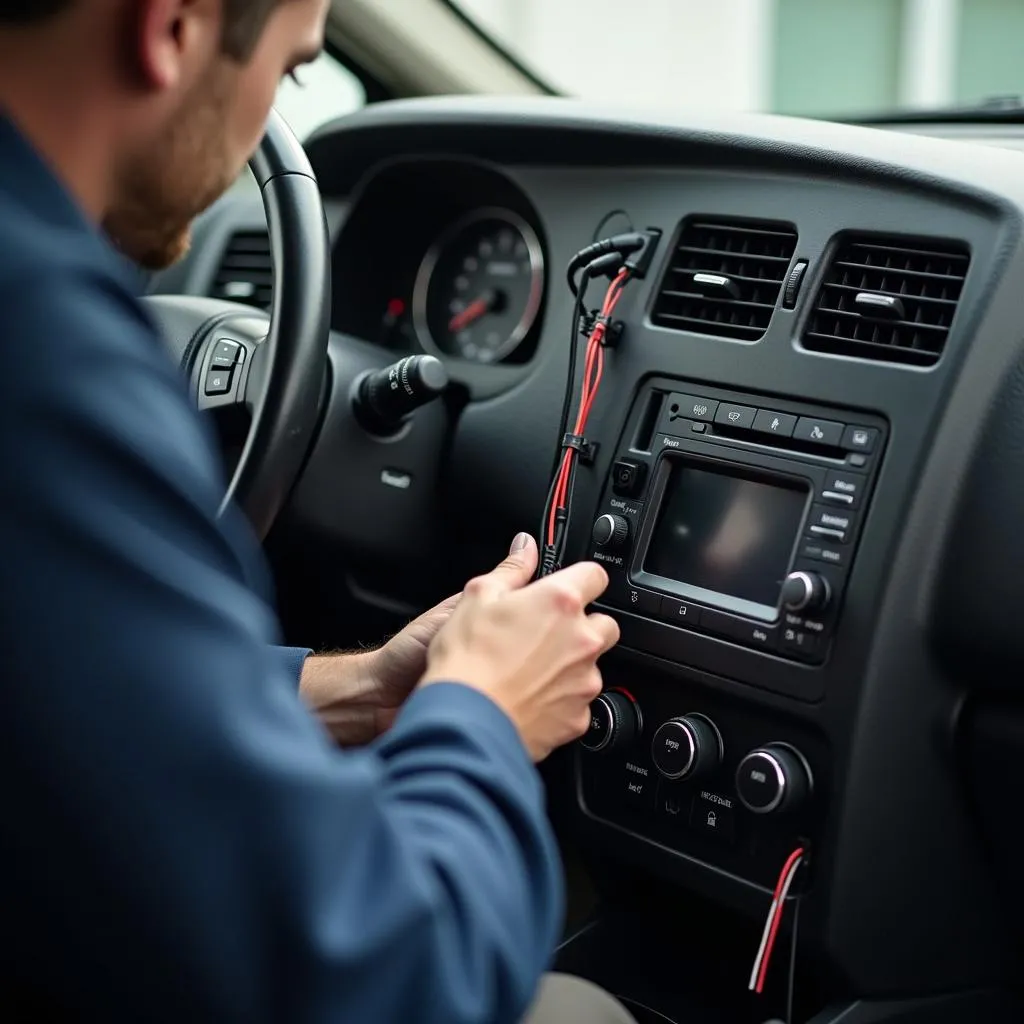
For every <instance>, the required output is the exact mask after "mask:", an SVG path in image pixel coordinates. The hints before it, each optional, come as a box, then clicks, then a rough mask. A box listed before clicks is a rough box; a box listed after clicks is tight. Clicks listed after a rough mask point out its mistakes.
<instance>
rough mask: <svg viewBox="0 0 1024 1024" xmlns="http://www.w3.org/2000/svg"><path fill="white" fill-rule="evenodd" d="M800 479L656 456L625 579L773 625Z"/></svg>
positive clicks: (800, 509) (799, 512)
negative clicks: (629, 576) (650, 511)
mask: <svg viewBox="0 0 1024 1024" xmlns="http://www.w3.org/2000/svg"><path fill="white" fill-rule="evenodd" d="M810 498H811V489H810V485H809V483H808V481H807V480H806V479H801V478H798V477H783V476H779V477H769V476H766V475H763V474H757V473H756V472H752V471H751V470H749V469H747V468H745V467H742V466H730V465H728V464H723V463H716V462H713V461H710V460H704V459H695V458H693V457H683V456H669V457H666V458H663V459H662V460H661V462H660V464H659V467H658V472H657V474H656V476H655V479H654V482H653V486H652V493H651V507H652V508H653V509H656V510H657V511H656V513H655V514H653V515H650V516H648V517H647V519H646V521H645V522H644V527H643V530H642V532H641V534H640V537H639V540H638V543H637V548H636V558H635V561H634V564H633V566H632V569H633V573H632V575H633V578H634V579H635V580H636V581H637V582H638V583H640V584H644V585H647V586H651V587H655V588H656V589H659V590H662V591H664V592H665V593H669V594H674V595H676V596H678V597H680V598H684V599H686V600H690V601H697V602H700V603H701V604H704V605H707V606H709V607H712V608H720V609H722V610H723V611H727V612H733V613H735V614H737V615H745V616H748V617H749V618H753V619H761V620H764V621H766V622H774V621H776V620H777V619H778V617H779V601H780V596H781V593H782V588H783V585H784V584H785V582H786V578H787V576H788V574H789V569H790V566H791V565H792V563H793V558H794V555H795V552H796V550H797V545H798V542H799V540H800V534H801V527H802V525H803V521H804V518H805V515H806V512H807V509H808V506H809V505H810Z"/></svg>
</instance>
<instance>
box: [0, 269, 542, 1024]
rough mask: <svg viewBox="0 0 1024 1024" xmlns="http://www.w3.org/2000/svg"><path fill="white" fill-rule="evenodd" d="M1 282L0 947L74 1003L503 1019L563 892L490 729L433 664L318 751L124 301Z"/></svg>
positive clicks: (300, 1017)
mask: <svg viewBox="0 0 1024 1024" xmlns="http://www.w3.org/2000/svg"><path fill="white" fill-rule="evenodd" d="M4 302H5V309H6V310H8V313H7V314H6V315H7V319H6V321H5V325H4V332H3V333H4V347H5V359H6V361H7V367H6V369H5V373H4V375H3V376H2V379H0V493H2V494H3V495H4V498H3V500H2V501H0V536H2V537H3V542H4V549H5V554H4V557H3V558H2V559H0V622H2V627H0V628H2V631H3V645H4V646H3V650H4V669H3V675H4V682H3V687H2V690H0V693H2V696H0V702H2V703H0V710H2V714H3V721H4V723H5V728H6V731H7V741H6V742H5V744H3V745H2V746H0V764H2V765H3V768H4V771H3V773H2V776H0V778H2V781H0V786H2V792H3V795H4V804H5V814H4V815H3V817H2V819H0V822H2V823H0V848H2V851H3V852H0V858H2V861H0V863H3V864H4V866H5V870H4V872H3V876H2V877H3V879H4V882H3V885H4V889H5V900H4V904H5V928H4V930H5V932H6V934H7V935H8V936H9V937H10V936H15V935H16V936H17V940H18V942H17V946H16V950H15V953H14V954H12V955H14V956H16V960H15V961H14V964H15V967H14V969H15V970H16V971H17V972H18V974H19V975H20V976H21V977H23V978H24V979H25V980H26V982H27V983H29V984H31V985H34V986H35V987H36V988H37V989H39V990H42V991H45V992H47V994H48V995H50V996H51V997H52V998H53V999H54V1000H55V1001H57V1002H60V1003H62V1004H64V1005H65V1006H66V1007H67V1008H68V1009H70V1010H72V1011H73V1012H74V1015H75V1016H78V1017H81V1018H83V1019H92V1018H96V1019H107V1020H115V1019H139V1018H145V1019H147V1020H158V1021H168V1022H174V1024H180V1022H181V1021H183V1020H217V1021H223V1022H231V1021H238V1022H243V1021H244V1022H246V1024H252V1022H260V1021H268V1022H269V1021H288V1022H290V1024H304V1022H328V1021H331V1022H336V1021H350V1022H353V1024H389V1022H393V1024H408V1022H411V1021H416V1022H417V1024H463V1022H464V1024H471V1022H472V1024H485V1022H486V1024H501V1022H509V1024H512V1022H514V1021H516V1020H517V1019H518V1017H519V1016H520V1015H521V1013H522V1012H523V1011H524V1009H525V1008H526V1007H527V1005H528V1002H529V999H530V997H531V995H532V992H533V989H534V986H535V983H536V982H537V980H538V977H539V975H540V974H541V973H542V971H543V970H544V969H545V967H546V966H547V964H548V962H549V959H550V957H551V954H552V950H553V947H554V943H555V940H556V936H557V934H558V928H559V924H560V916H561V900H562V891H561V878H560V870H559V865H558V858H557V849H556V847H555V845H554V842H553V838H552V835H551V833H550V831H549V826H548V823H547V820H546V815H545V808H544V800H543V791H542V787H541V785H540V783H539V779H538V776H537V774H536V772H535V770H534V768H533V766H532V765H531V764H530V761H529V758H528V757H527V755H526V753H525V751H524V749H523V747H522V744H521V742H520V740H519V738H518V735H517V733H516V731H515V729H514V728H513V726H512V724H511V723H510V721H509V720H508V719H507V718H506V717H505V716H504V715H503V714H502V713H501V712H500V711H499V710H498V708H497V707H496V706H495V705H494V704H492V703H491V702H490V701H489V700H487V699H486V698H485V697H483V696H482V695H481V694H479V693H478V692H476V691H475V690H472V689H470V688H468V687H466V686H463V685H460V684H459V683H457V682H452V683H444V684H440V685H435V686H433V687H428V688H426V689H424V690H423V691H422V692H419V693H417V694H416V695H415V696H413V698H412V699H411V700H410V701H409V703H408V706H407V707H406V708H405V709H404V711H403V713H402V714H401V715H400V716H399V719H398V721H397V723H396V725H395V726H394V728H393V729H392V731H391V732H390V733H389V734H388V735H387V736H386V737H385V738H384V739H382V740H381V741H379V742H378V743H377V744H376V745H374V746H373V747H371V748H370V749H368V750H365V751H361V752H354V753H342V752H339V751H337V750H335V749H334V747H333V745H332V744H331V743H330V742H329V740H328V738H327V737H326V735H325V734H324V732H323V731H322V730H321V728H320V727H319V725H318V724H317V722H316V721H315V720H314V719H313V718H312V717H311V716H310V715H309V714H307V712H306V710H305V709H304V707H303V706H302V703H301V701H300V699H299V698H298V695H297V694H296V688H295V679H294V673H293V672H289V671H288V670H286V669H285V667H284V666H283V664H282V660H281V658H280V657H278V656H277V652H272V651H270V650H269V649H268V648H269V646H270V645H272V644H274V643H275V642H277V640H278V639H279V638H278V636H277V627H276V625H275V619H274V616H273V614H272V612H271V610H270V609H269V608H268V607H267V606H266V604H265V603H264V602H263V601H262V600H261V599H260V598H259V597H257V596H256V595H255V594H254V593H253V591H252V589H251V588H250V587H249V586H248V585H247V582H246V580H247V578H248V576H249V575H250V572H255V573H256V574H258V573H259V572H260V571H262V570H261V569H260V568H259V562H258V560H259V558H260V553H259V550H258V546H257V545H256V544H255V542H254V541H253V539H252V537H251V536H250V535H249V534H248V532H247V530H246V528H245V525H244V524H243V523H242V522H241V519H240V517H230V516H229V517H228V518H227V519H226V520H225V519H220V520H218V518H217V509H218V505H219V501H220V497H221V494H222V493H223V491H222V488H223V481H222V479H221V474H220V472H219V469H218V468H217V460H216V454H215V450H214V448H213V446H212V445H211V440H210V437H209V436H208V434H207V432H206V430H205V428H204V427H203V425H202V423H201V422H200V420H199V418H198V417H197V415H196V414H195V413H194V411H193V410H192V408H190V405H189V402H188V399H187V397H186V395H185V393H184V390H183V388H182V387H181V384H180V381H179V380H178V377H177V375H176V373H175V372H174V370H173V368H171V367H170V366H169V365H167V364H166V361H165V357H164V354H163V352H162V351H161V350H160V348H159V345H158V342H157V339H156V337H155V335H154V333H153V331H152V329H151V327H150V326H149V325H148V323H147V322H146V320H145V318H144V316H143V315H142V313H141V311H139V310H138V309H136V307H135V306H134V305H133V303H132V302H130V301H128V298H127V297H122V296H121V295H120V294H119V293H118V292H117V291H116V290H114V289H113V288H112V287H110V286H105V285H104V283H103V282H102V281H101V280H99V279H97V280H96V281H86V280H83V281H68V282H61V283H60V285H59V287H51V283H49V282H48V283H47V284H46V286H45V287H44V286H43V285H38V286H37V285H35V284H27V285H26V287H25V288H24V289H23V290H21V291H20V292H19V294H18V295H16V296H6V297H4ZM12 309H16V315H15V314H12V313H11V312H10V310H12ZM6 962H7V963H9V964H10V963H11V962H12V961H11V960H10V958H9V957H7V958H6Z"/></svg>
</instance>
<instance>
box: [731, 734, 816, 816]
mask: <svg viewBox="0 0 1024 1024" xmlns="http://www.w3.org/2000/svg"><path fill="white" fill-rule="evenodd" d="M812 786H813V780H812V778H811V769H810V767H809V766H808V764H807V762H806V761H805V760H804V758H803V755H802V754H801V753H800V752H799V751H798V750H796V749H795V748H794V747H790V746H787V745H785V744H783V743H770V744H768V746H765V747H759V748H758V749H757V750H752V751H751V752H750V753H749V754H747V756H746V757H745V758H743V760H742V761H740V763H739V767H738V768H737V769H736V793H737V795H738V796H739V798H740V803H742V804H743V806H744V807H746V808H747V810H748V811H753V812H754V814H775V813H780V812H782V811H790V810H793V808H795V807H797V806H799V805H800V804H801V803H802V802H803V801H804V800H806V799H807V797H809V796H810V794H811V789H812Z"/></svg>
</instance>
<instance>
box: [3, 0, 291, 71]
mask: <svg viewBox="0 0 1024 1024" xmlns="http://www.w3.org/2000/svg"><path fill="white" fill-rule="evenodd" d="M76 2H77V0H0V28H3V27H4V26H11V25H32V24H41V23H42V22H44V21H46V20H47V19H49V18H54V17H56V16H57V15H58V14H63V13H64V12H65V11H68V10H70V9H71V6H72V5H73V4H74V3H76ZM222 2H223V4H224V40H223V45H224V52H225V53H227V54H228V55H229V56H230V57H233V58H234V59H235V60H239V61H245V60H248V59H249V57H251V56H252V52H253V50H255V49H256V44H257V43H258V42H259V41H260V36H261V35H262V34H263V29H264V28H265V27H266V24H267V19H268V18H269V17H270V15H271V14H272V13H273V12H274V10H275V8H277V7H278V5H279V4H281V3H284V2H285V0H222Z"/></svg>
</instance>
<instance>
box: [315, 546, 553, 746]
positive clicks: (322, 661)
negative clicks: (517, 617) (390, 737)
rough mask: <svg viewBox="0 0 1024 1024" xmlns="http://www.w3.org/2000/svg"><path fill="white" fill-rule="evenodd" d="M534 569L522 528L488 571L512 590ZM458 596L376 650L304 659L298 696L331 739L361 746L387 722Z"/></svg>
mask: <svg viewBox="0 0 1024 1024" xmlns="http://www.w3.org/2000/svg"><path fill="white" fill-rule="evenodd" d="M536 570H537V545H536V543H535V542H534V540H533V538H532V537H530V536H529V535H528V534H525V533H524V534H520V535H519V536H518V537H516V539H515V540H514V541H513V542H512V548H511V550H510V551H509V554H508V557H507V558H506V559H505V560H504V561H503V562H502V563H501V564H500V565H499V566H498V567H497V569H495V570H494V572H495V573H497V574H498V575H499V576H500V577H501V578H503V579H505V580H507V585H508V588H509V589H518V588H520V587H524V586H526V584H527V583H529V582H530V580H531V579H532V578H533V574H534V573H535V572H536ZM461 599H462V594H453V595H452V596H451V597H449V598H446V599H445V600H444V601H442V602H441V603H440V604H438V605H436V606H435V607H433V608H431V609H430V611H427V612H424V613H423V614H422V615H421V616H420V617H419V618H417V619H415V620H413V621H412V622H410V623H409V625H408V626H406V627H405V629H403V630H402V631H401V632H400V633H397V634H396V635H395V636H393V637H392V638H391V639H390V640H389V641H388V642H387V643H386V644H384V646H383V647H381V648H379V649H377V650H374V651H364V652H358V653H352V654H334V655H322V656H319V657H313V658H307V659H306V665H305V668H304V669H303V672H302V680H301V683H300V689H301V693H302V696H303V698H304V699H305V700H306V702H307V704H309V706H310V707H311V708H312V709H313V711H314V712H315V713H316V714H317V716H318V717H319V718H320V720H321V722H323V724H324V725H325V726H326V728H327V729H328V731H329V732H330V733H331V735H332V736H333V737H334V739H335V741H336V742H337V743H339V744H340V745H341V746H344V747H354V746H362V745H365V744H367V743H370V742H372V741H373V740H375V739H376V738H377V737H378V736H379V735H380V734H381V733H382V732H385V731H386V730H387V729H389V728H390V727H391V724H392V722H394V720H395V716H396V715H397V714H398V712H399V711H400V710H401V708H402V705H403V704H404V703H405V701H406V698H407V697H408V696H409V694H410V693H411V692H412V691H413V689H415V687H416V684H417V683H418V682H419V680H420V678H421V677H422V675H423V673H424V672H425V671H426V667H427V650H428V649H429V647H430V644H431V642H432V641H433V639H434V637H435V636H436V635H437V633H438V631H439V630H440V629H441V627H442V626H443V625H444V624H445V623H446V622H447V621H448V619H449V618H450V617H451V614H452V612H453V611H454V610H455V607H456V605H458V603H459V601H460V600H461ZM461 681H462V680H453V682H461Z"/></svg>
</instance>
